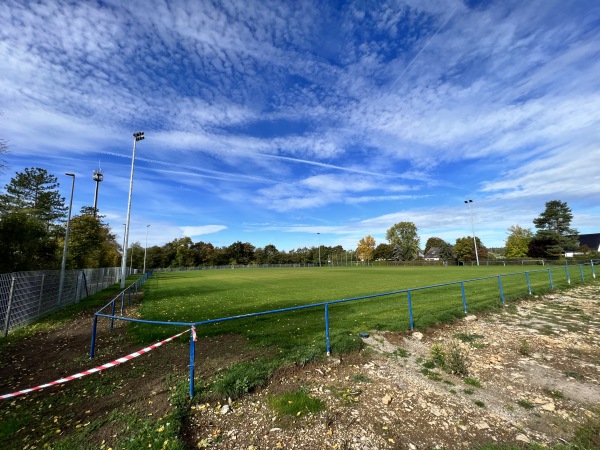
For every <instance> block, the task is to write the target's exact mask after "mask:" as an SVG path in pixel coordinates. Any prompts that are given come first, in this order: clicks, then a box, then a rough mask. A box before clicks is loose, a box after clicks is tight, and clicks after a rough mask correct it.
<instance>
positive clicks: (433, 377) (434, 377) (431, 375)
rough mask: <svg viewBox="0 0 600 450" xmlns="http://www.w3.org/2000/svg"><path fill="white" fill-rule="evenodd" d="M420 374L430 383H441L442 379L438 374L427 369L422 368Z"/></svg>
mask: <svg viewBox="0 0 600 450" xmlns="http://www.w3.org/2000/svg"><path fill="white" fill-rule="evenodd" d="M421 373H422V374H423V375H425V376H426V377H427V378H429V379H430V380H432V381H442V377H441V376H440V374H439V373H437V372H434V371H432V370H429V369H428V368H427V367H423V368H422V369H421Z"/></svg>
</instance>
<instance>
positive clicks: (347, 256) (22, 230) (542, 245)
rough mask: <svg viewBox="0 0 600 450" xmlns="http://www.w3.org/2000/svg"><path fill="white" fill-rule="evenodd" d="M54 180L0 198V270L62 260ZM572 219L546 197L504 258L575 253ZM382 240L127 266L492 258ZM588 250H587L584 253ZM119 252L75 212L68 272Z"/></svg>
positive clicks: (192, 245) (101, 229)
mask: <svg viewBox="0 0 600 450" xmlns="http://www.w3.org/2000/svg"><path fill="white" fill-rule="evenodd" d="M58 187H59V183H58V180H57V178H56V177H55V176H54V175H52V174H50V173H48V172H47V171H46V170H44V169H41V168H27V169H25V170H24V172H20V173H19V172H18V173H16V175H15V176H14V177H13V178H12V179H11V180H10V182H9V183H8V184H7V185H6V186H5V188H4V192H3V193H2V194H0V254H1V255H2V258H0V273H7V272H18V271H28V270H43V269H58V268H60V262H61V259H62V251H63V247H64V238H65V231H66V217H67V212H68V208H67V207H66V206H65V199H64V197H61V196H60V194H59V192H58ZM572 218H573V215H572V213H571V209H570V208H569V207H568V205H567V204H566V203H565V202H561V201H559V200H553V201H550V202H548V203H546V209H545V210H544V211H543V212H542V213H541V214H540V216H538V217H536V218H535V219H534V220H533V223H534V225H535V227H536V228H537V231H536V232H535V233H534V232H532V231H531V230H530V229H526V228H522V227H520V226H518V225H515V226H512V227H510V228H509V230H508V237H507V240H506V247H505V249H504V250H505V255H504V256H506V257H507V258H524V257H532V258H554V259H555V258H559V257H560V256H561V255H563V254H564V252H565V251H575V250H580V251H582V250H583V251H586V249H578V245H579V244H578V240H577V230H575V229H573V228H572V227H571V221H572ZM386 240H387V243H379V244H378V245H376V242H375V239H374V238H373V237H372V236H370V235H368V236H366V237H364V238H362V239H360V241H359V242H358V243H357V246H356V248H355V249H352V250H346V249H344V248H343V247H342V246H340V245H337V246H325V245H320V246H319V247H314V246H312V247H301V248H297V249H295V250H291V251H280V250H278V249H277V248H276V247H275V246H274V245H272V244H269V245H267V246H265V247H258V248H257V247H255V246H254V245H252V244H251V243H249V242H241V241H237V242H234V243H232V244H231V245H229V246H222V247H217V246H214V245H213V244H211V243H210V242H203V241H199V242H193V241H192V239H190V238H189V237H184V238H180V239H174V240H173V241H171V242H169V243H167V244H164V245H162V246H152V247H149V248H148V249H145V248H144V247H142V246H141V244H140V243H139V242H135V243H133V244H132V245H131V246H130V248H129V249H128V256H129V258H128V264H129V265H131V266H132V267H134V268H141V267H143V266H144V253H145V252H147V257H146V267H147V268H150V269H151V268H167V267H197V266H218V265H230V264H231V265H250V264H260V265H274V264H299V265H308V264H312V265H320V266H324V265H347V264H351V263H357V262H369V261H375V260H394V261H412V260H416V259H423V258H424V257H425V256H426V255H427V253H428V252H429V251H430V250H431V249H436V257H437V258H439V259H440V260H443V261H448V262H456V261H474V260H475V258H476V255H475V245H474V241H475V243H476V245H477V252H478V256H479V258H480V259H486V258H488V257H491V255H490V254H489V251H488V249H487V248H486V247H485V246H484V245H483V243H482V242H481V241H480V239H479V238H478V237H477V236H475V237H474V238H473V236H464V237H460V238H458V239H456V241H455V243H454V244H453V245H451V244H450V243H448V242H446V241H444V240H443V239H441V238H439V237H431V238H429V239H428V240H427V242H426V244H425V247H424V249H421V247H420V237H419V235H418V229H417V227H416V225H415V224H414V223H413V222H408V221H404V222H399V223H396V224H394V225H393V226H392V227H390V228H389V229H388V230H387V232H386ZM587 251H589V249H587ZM121 252H122V247H121V245H120V244H119V243H118V242H117V240H116V236H115V235H114V234H112V233H111V232H110V228H109V226H108V224H106V223H105V222H104V216H102V215H100V214H99V211H98V210H95V209H94V208H93V207H91V206H86V207H83V208H81V211H80V212H79V214H77V215H75V216H73V217H72V218H71V222H70V234H69V245H68V252H67V268H68V269H82V268H95V267H114V266H118V265H120V262H121V255H122V253H121Z"/></svg>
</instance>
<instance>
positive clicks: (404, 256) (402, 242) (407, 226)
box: [385, 222, 420, 261]
mask: <svg viewBox="0 0 600 450" xmlns="http://www.w3.org/2000/svg"><path fill="white" fill-rule="evenodd" d="M417 231H418V230H417V227H416V225H415V224H414V223H412V222H398V223H397V224H395V225H393V226H392V227H391V228H390V229H389V230H387V232H386V234H385V238H386V239H387V240H388V242H389V243H390V244H391V245H392V246H393V247H395V246H398V249H399V250H398V252H397V253H398V255H394V257H396V256H397V257H398V258H399V259H401V260H403V261H410V260H413V259H416V258H417V257H418V256H419V242H420V239H419V235H418V233H417Z"/></svg>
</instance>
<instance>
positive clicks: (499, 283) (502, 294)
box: [498, 275, 504, 305]
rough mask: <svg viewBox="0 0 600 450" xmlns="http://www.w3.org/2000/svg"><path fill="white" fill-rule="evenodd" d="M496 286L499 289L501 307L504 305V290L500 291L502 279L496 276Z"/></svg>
mask: <svg viewBox="0 0 600 450" xmlns="http://www.w3.org/2000/svg"><path fill="white" fill-rule="evenodd" d="M498 286H499V287H500V298H501V299H502V305H504V289H502V278H501V277H500V275H498Z"/></svg>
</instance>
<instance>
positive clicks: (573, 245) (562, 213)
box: [529, 200, 579, 258]
mask: <svg viewBox="0 0 600 450" xmlns="http://www.w3.org/2000/svg"><path fill="white" fill-rule="evenodd" d="M571 220H573V214H572V213H571V208H569V206H568V205H567V203H566V202H561V201H560V200H552V201H549V202H546V209H545V210H544V212H542V214H540V215H539V217H536V218H535V219H533V224H534V225H535V227H536V228H537V229H538V230H537V232H536V234H535V236H534V238H533V240H532V241H531V242H530V250H531V251H530V252H529V255H530V256H536V257H539V256H545V257H549V258H559V257H560V256H561V255H562V254H563V253H564V252H565V250H575V249H577V247H578V246H579V240H578V235H579V233H578V232H577V230H576V229H574V228H571ZM542 251H543V253H545V254H540V253H542Z"/></svg>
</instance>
